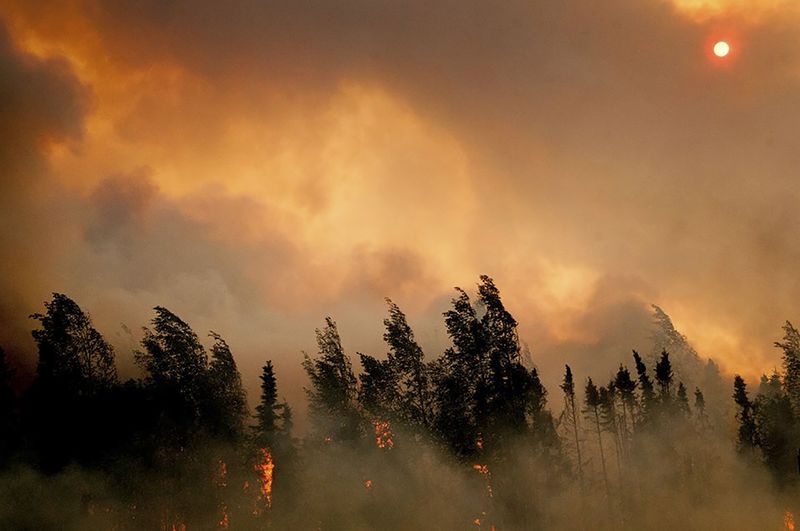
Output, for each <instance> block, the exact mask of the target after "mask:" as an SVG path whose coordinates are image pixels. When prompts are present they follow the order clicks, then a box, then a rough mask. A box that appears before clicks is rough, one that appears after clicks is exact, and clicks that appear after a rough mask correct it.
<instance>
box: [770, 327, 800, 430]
mask: <svg viewBox="0 0 800 531" xmlns="http://www.w3.org/2000/svg"><path fill="white" fill-rule="evenodd" d="M783 332H784V334H783V341H776V342H775V346H776V347H778V348H780V349H782V350H783V387H784V389H785V390H786V395H787V397H788V398H789V402H790V403H791V404H792V409H793V410H794V413H795V416H798V417H800V332H798V331H797V328H795V327H794V326H793V325H792V323H790V322H789V321H786V324H784V325H783Z"/></svg>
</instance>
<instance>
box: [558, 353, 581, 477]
mask: <svg viewBox="0 0 800 531" xmlns="http://www.w3.org/2000/svg"><path fill="white" fill-rule="evenodd" d="M565 367H566V370H565V371H564V380H563V382H562V383H561V390H562V391H563V392H564V412H563V413H562V418H563V422H564V423H565V425H566V426H567V430H568V431H570V432H571V433H570V436H571V438H572V441H573V443H574V445H575V461H576V464H577V468H578V479H579V480H580V484H581V490H583V488H584V478H583V458H582V456H581V441H580V437H579V436H578V433H579V431H580V430H579V426H578V419H579V416H578V408H577V405H576V403H575V381H574V380H573V378H572V369H571V368H570V366H569V365H566V366H565Z"/></svg>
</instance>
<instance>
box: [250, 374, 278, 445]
mask: <svg viewBox="0 0 800 531" xmlns="http://www.w3.org/2000/svg"><path fill="white" fill-rule="evenodd" d="M259 379H260V380H261V397H260V399H259V402H258V405H257V406H256V426H255V432H256V442H257V444H258V445H259V446H262V447H265V448H271V447H272V446H273V443H274V441H275V434H276V432H277V431H278V418H279V415H280V409H281V405H280V404H279V403H278V386H277V382H276V380H275V371H274V369H273V367H272V361H271V360H267V363H265V364H264V366H263V367H262V369H261V376H259Z"/></svg>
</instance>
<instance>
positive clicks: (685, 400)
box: [675, 382, 691, 418]
mask: <svg viewBox="0 0 800 531" xmlns="http://www.w3.org/2000/svg"><path fill="white" fill-rule="evenodd" d="M675 402H676V403H677V405H678V411H680V412H681V414H682V415H683V416H684V417H685V418H689V415H690V414H691V410H690V409H689V396H688V395H687V394H686V386H685V385H683V382H678V392H677V393H676V395H675Z"/></svg>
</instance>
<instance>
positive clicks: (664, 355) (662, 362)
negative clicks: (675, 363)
mask: <svg viewBox="0 0 800 531" xmlns="http://www.w3.org/2000/svg"><path fill="white" fill-rule="evenodd" d="M673 376H674V374H673V372H672V363H671V362H670V361H669V353H668V352H667V351H662V352H661V359H659V360H658V363H656V382H657V383H658V390H659V392H658V395H659V399H660V400H661V402H662V403H668V402H669V401H670V400H671V399H672V394H671V390H672V378H673Z"/></svg>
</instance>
